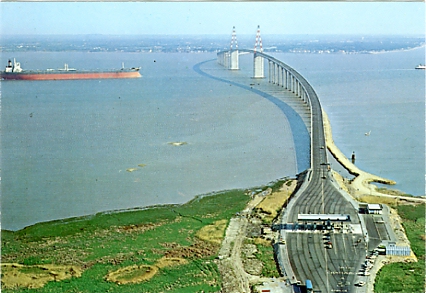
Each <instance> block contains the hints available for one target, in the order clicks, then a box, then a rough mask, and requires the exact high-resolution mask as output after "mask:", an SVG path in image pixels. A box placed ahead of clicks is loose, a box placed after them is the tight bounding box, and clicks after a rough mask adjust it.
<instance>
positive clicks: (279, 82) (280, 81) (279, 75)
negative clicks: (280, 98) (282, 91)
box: [277, 65, 283, 86]
mask: <svg viewBox="0 0 426 293" xmlns="http://www.w3.org/2000/svg"><path fill="white" fill-rule="evenodd" d="M277 73H278V74H277V85H278V86H280V85H282V78H283V75H282V67H281V66H279V65H278V66H277Z"/></svg>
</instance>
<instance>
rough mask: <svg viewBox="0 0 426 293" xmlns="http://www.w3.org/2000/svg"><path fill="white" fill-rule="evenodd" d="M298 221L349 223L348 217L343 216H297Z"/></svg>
mask: <svg viewBox="0 0 426 293" xmlns="http://www.w3.org/2000/svg"><path fill="white" fill-rule="evenodd" d="M297 220H298V221H327V220H330V221H350V220H351V218H350V217H349V215H343V214H298V215H297Z"/></svg>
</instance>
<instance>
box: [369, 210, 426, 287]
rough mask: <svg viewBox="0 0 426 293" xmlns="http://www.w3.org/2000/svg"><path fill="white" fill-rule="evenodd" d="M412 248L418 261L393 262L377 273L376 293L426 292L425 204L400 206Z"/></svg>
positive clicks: (399, 212)
mask: <svg viewBox="0 0 426 293" xmlns="http://www.w3.org/2000/svg"><path fill="white" fill-rule="evenodd" d="M397 209H398V214H399V215H400V216H401V218H402V219H403V226H404V228H405V231H406V234H407V237H408V239H409V240H410V242H411V249H412V250H413V252H414V254H415V255H416V256H417V259H418V262H417V263H392V264H389V265H386V266H384V267H383V268H382V269H381V270H380V271H379V272H378V274H377V277H376V281H375V285H374V292H375V293H394V292H398V293H424V292H425V205H424V204H423V205H418V206H412V205H405V206H398V207H397Z"/></svg>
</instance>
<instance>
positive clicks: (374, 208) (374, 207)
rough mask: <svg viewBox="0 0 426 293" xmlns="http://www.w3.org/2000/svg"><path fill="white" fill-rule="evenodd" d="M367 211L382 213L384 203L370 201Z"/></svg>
mask: <svg viewBox="0 0 426 293" xmlns="http://www.w3.org/2000/svg"><path fill="white" fill-rule="evenodd" d="M367 212H368V213H369V214H382V205H380V204H377V203H369V204H368V205H367Z"/></svg>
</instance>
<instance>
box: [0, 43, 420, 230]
mask: <svg viewBox="0 0 426 293" xmlns="http://www.w3.org/2000/svg"><path fill="white" fill-rule="evenodd" d="M275 56H276V57H277V58H278V59H280V60H282V61H284V62H286V63H288V64H289V65H291V66H293V67H294V68H295V69H296V70H298V71H299V72H300V73H301V74H302V75H304V76H305V77H306V78H307V80H308V81H309V82H311V84H312V85H313V87H314V88H315V90H316V91H317V93H318V95H319V97H320V100H321V102H322V105H323V107H324V109H325V110H326V112H327V113H328V115H329V117H330V120H331V124H332V127H333V134H334V140H335V142H336V144H337V145H338V147H339V148H341V149H342V151H343V152H344V153H345V154H347V155H348V156H350V154H351V153H352V151H355V152H356V155H357V161H356V164H357V165H358V166H359V167H360V168H361V169H363V170H365V171H368V172H371V173H374V174H377V175H380V176H383V177H387V178H390V179H393V180H396V181H397V183H398V184H397V185H396V186H395V188H397V189H400V190H403V191H404V192H407V193H411V194H414V195H422V194H424V173H425V172H424V171H425V170H424V161H425V158H424V141H425V140H424V96H425V93H424V86H425V84H424V71H419V70H414V67H415V66H416V65H417V64H418V63H421V62H423V61H424V49H423V48H422V49H417V50H412V51H403V52H394V53H384V54H374V55H373V54H357V55H343V54H332V55H324V54H275ZM13 57H15V58H17V60H18V61H20V62H21V66H22V67H23V68H27V69H37V68H39V69H44V68H58V67H61V66H62V65H63V63H68V64H69V66H70V67H74V68H78V69H96V68H102V69H108V68H114V67H115V68H119V67H121V63H122V62H124V63H125V65H126V66H128V67H134V66H142V71H141V72H142V74H143V77H142V78H140V79H129V80H125V79H119V80H73V81H7V82H2V83H1V95H2V98H1V107H2V109H1V110H2V118H1V119H2V132H1V135H2V136H1V141H2V184H1V188H2V197H1V206H2V208H1V209H2V210H1V212H2V221H1V222H2V223H1V224H2V229H11V230H16V229H20V228H23V227H25V226H28V225H31V224H34V223H36V222H41V221H47V220H53V219H60V218H67V217H74V216H80V215H88V214H93V213H96V212H100V211H107V210H114V209H125V208H133V207H144V206H149V205H154V204H163V203H182V202H186V201H188V200H190V199H191V198H193V197H194V196H195V195H197V194H203V193H209V192H212V191H218V190H224V189H230V188H250V187H254V186H258V185H261V184H266V183H268V182H270V181H273V180H275V179H278V178H281V177H284V176H294V175H295V174H297V173H298V172H300V171H303V169H304V168H305V167H306V166H305V165H304V164H299V165H298V164H297V163H296V159H295V157H296V150H295V149H294V145H292V143H291V141H292V138H293V137H292V134H291V133H289V130H288V128H287V127H286V125H287V124H286V123H287V121H286V119H287V117H285V116H284V114H283V112H282V111H280V110H279V109H278V107H276V106H275V105H274V104H273V103H270V102H269V101H267V100H266V99H264V98H263V97H261V96H260V95H256V94H255V93H253V92H250V91H247V90H244V89H243V88H240V87H237V86H232V84H229V83H226V82H221V81H218V80H214V79H211V78H207V77H205V76H203V75H200V74H199V73H197V72H196V71H194V66H195V65H196V64H199V63H200V62H204V61H206V60H212V59H214V58H215V57H216V56H215V54H212V53H198V54H195V53H192V54H189V53H180V54H179V53H175V54H172V53H170V54H169V53H168V54H166V53H151V54H149V53H144V54H140V53H83V52H31V53H29V52H26V53H15V54H9V55H8V56H5V55H4V54H3V55H2V56H1V60H0V61H1V64H6V61H7V58H13ZM242 64H244V62H242ZM203 66H204V68H208V69H209V70H210V72H214V71H215V70H217V71H218V72H220V71H221V70H224V69H223V68H222V67H220V66H219V65H217V64H216V62H215V61H210V62H206V63H204V65H203ZM265 68H266V66H265ZM250 70H251V68H245V69H244V68H242V70H241V72H245V71H247V72H248V73H250ZM370 130H371V132H370V135H369V136H366V135H365V133H366V132H369V131H370ZM173 142H181V143H182V144H181V145H173V144H172V143H173ZM128 170H129V171H132V170H133V171H132V172H129V171H128Z"/></svg>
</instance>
